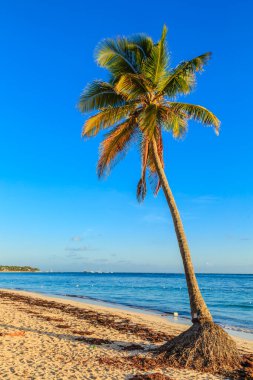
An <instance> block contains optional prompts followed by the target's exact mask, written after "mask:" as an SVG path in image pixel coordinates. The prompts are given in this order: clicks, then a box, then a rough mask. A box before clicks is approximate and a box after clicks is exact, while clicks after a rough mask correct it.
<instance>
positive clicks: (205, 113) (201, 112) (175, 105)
mask: <svg viewBox="0 0 253 380" xmlns="http://www.w3.org/2000/svg"><path fill="white" fill-rule="evenodd" d="M170 108H171V109H172V110H174V111H175V112H178V111H179V112H184V113H185V114H186V115H187V117H188V118H189V119H193V120H196V121H199V122H200V123H202V124H204V125H206V126H213V127H214V128H215V132H216V134H219V128H220V121H219V119H218V118H217V117H216V116H215V115H214V114H213V113H212V112H211V111H209V110H208V109H207V108H205V107H202V106H198V105H195V104H188V103H180V102H170Z"/></svg>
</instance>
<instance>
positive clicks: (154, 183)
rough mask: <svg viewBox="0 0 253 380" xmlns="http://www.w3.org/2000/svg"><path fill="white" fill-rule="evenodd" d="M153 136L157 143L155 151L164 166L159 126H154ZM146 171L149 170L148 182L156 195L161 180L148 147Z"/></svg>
mask: <svg viewBox="0 0 253 380" xmlns="http://www.w3.org/2000/svg"><path fill="white" fill-rule="evenodd" d="M154 138H155V140H156V145H157V152H158V155H159V157H160V161H161V163H162V166H163V167H164V160H163V140H162V131H161V128H160V127H157V128H156V132H155V135H154ZM147 165H148V171H149V176H148V177H149V183H150V185H151V188H152V190H153V193H154V195H157V194H158V192H159V190H160V188H161V182H160V178H159V176H158V174H157V171H156V166H155V162H154V156H153V152H152V149H150V152H149V156H148V164H147Z"/></svg>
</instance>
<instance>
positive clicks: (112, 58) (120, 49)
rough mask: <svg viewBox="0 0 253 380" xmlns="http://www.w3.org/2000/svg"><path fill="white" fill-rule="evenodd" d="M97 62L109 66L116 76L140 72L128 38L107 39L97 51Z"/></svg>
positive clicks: (102, 65)
mask: <svg viewBox="0 0 253 380" xmlns="http://www.w3.org/2000/svg"><path fill="white" fill-rule="evenodd" d="M96 59H97V63H98V64H99V66H101V67H105V68H107V69H108V70H109V71H110V72H111V74H112V75H113V76H114V78H118V77H120V76H121V75H122V74H125V73H135V74H137V73H138V67H137V64H136V59H135V53H134V51H133V50H131V49H129V48H128V41H127V39H126V38H123V37H122V38H117V39H105V40H104V41H102V42H101V43H100V45H99V46H98V48H97V51H96Z"/></svg>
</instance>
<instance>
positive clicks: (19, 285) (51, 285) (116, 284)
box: [0, 273, 253, 334]
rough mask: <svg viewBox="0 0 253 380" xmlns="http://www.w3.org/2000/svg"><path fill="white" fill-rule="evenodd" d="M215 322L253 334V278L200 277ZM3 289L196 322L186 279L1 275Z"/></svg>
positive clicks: (179, 276) (130, 275) (133, 275)
mask: <svg viewBox="0 0 253 380" xmlns="http://www.w3.org/2000/svg"><path fill="white" fill-rule="evenodd" d="M197 278H198V282H199V286H200V288H201V291H202V294H203V296H204V298H205V301H206V303H207V305H208V306H209V308H210V310H211V312H212V315H213V317H214V320H215V322H217V323H219V324H220V325H222V326H223V327H226V328H229V329H231V330H238V331H244V332H248V333H250V334H252V333H253V275H237V274H198V275H197ZM0 288H8V289H22V290H27V291H34V292H39V293H44V294H50V295H57V296H69V297H75V298H76V300H78V299H80V300H81V299H83V300H84V299H86V300H89V299H92V300H100V301H105V302H110V303H115V304H119V305H125V306H130V307H135V308H142V309H146V310H153V311H157V312H160V313H166V314H168V315H169V314H171V313H173V312H175V311H176V312H178V313H179V316H180V317H181V318H186V319H190V308H189V301H188V293H187V287H186V282H185V277H184V275H183V274H150V273H101V274H100V273H94V274H93V273H0Z"/></svg>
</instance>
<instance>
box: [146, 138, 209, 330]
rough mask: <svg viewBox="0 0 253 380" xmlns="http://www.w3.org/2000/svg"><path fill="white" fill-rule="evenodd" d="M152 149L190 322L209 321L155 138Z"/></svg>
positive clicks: (207, 311)
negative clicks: (185, 289)
mask: <svg viewBox="0 0 253 380" xmlns="http://www.w3.org/2000/svg"><path fill="white" fill-rule="evenodd" d="M152 149H153V157H154V163H155V167H156V170H157V173H158V176H159V179H160V182H161V185H162V188H163V191H164V195H165V197H166V200H167V203H168V206H169V208H170V212H171V215H172V219H173V223H174V228H175V231H176V235H177V240H178V245H179V249H180V253H181V256H182V260H183V265H184V270H185V276H186V282H187V287H188V293H189V298H190V306H191V316H192V322H193V323H195V322H198V323H202V322H207V321H208V322H211V321H212V316H211V313H210V311H209V310H208V308H207V306H206V304H205V301H204V299H203V297H202V295H201V293H200V290H199V286H198V283H197V279H196V276H195V273H194V268H193V264H192V259H191V254H190V249H189V246H188V243H187V239H186V236H185V232H184V227H183V223H182V221H181V218H180V214H179V212H178V209H177V205H176V202H175V199H174V197H173V194H172V191H171V189H170V186H169V183H168V180H167V178H166V175H165V172H164V169H163V166H162V163H161V160H160V157H159V154H158V151H157V145H156V141H155V138H153V140H152Z"/></svg>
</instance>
